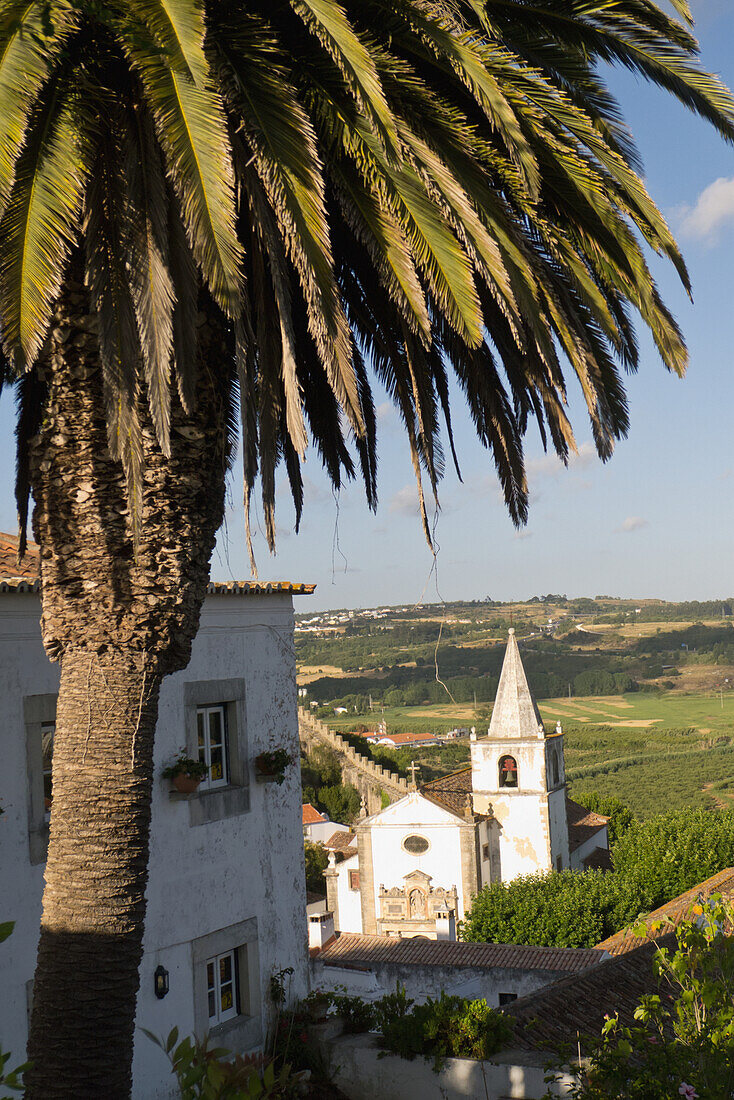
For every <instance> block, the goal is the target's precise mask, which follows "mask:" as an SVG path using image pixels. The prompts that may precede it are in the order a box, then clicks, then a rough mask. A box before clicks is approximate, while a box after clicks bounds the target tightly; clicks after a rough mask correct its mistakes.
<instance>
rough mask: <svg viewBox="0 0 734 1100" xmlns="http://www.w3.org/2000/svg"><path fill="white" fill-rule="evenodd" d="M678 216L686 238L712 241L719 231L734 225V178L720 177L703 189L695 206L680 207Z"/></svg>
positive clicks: (677, 212) (681, 229)
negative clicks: (715, 233)
mask: <svg viewBox="0 0 734 1100" xmlns="http://www.w3.org/2000/svg"><path fill="white" fill-rule="evenodd" d="M676 214H677V215H678V217H679V218H680V231H681V233H682V234H683V235H684V236H686V237H696V238H698V239H699V240H709V241H710V240H711V238H712V236H713V234H714V232H715V231H716V230H717V229H721V228H722V227H723V226H725V225H730V224H732V223H734V178H732V179H727V178H726V177H724V176H720V177H719V179H717V180H714V182H713V183H710V184H709V185H708V187H705V188H704V189H703V191H702V192H701V194H700V195H699V196H698V198H697V199H696V203H695V205H694V206H679V207H678V209H677V210H676Z"/></svg>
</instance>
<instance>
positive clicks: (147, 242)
mask: <svg viewBox="0 0 734 1100" xmlns="http://www.w3.org/2000/svg"><path fill="white" fill-rule="evenodd" d="M126 124H127V125H126V129H125V132H124V135H123V140H124V141H125V148H124V150H123V153H124V157H125V168H124V171H125V176H126V179H127V202H128V212H127V228H128V238H127V240H124V241H121V242H120V244H121V245H122V247H123V248H124V250H125V251H126V253H127V259H128V264H127V267H128V273H129V282H130V290H131V294H132V300H133V305H134V307H135V317H136V319H137V326H138V332H139V334H140V342H141V346H142V352H143V365H144V368H145V382H146V386H147V396H148V404H149V406H150V413H151V417H152V419H153V424H154V427H155V431H156V436H157V438H158V443H159V445H160V448H161V450H162V451H163V453H164V454H165V455H167V456H168V455H170V452H171V447H170V431H171V355H172V352H173V311H174V305H175V290H174V286H173V280H172V278H171V275H170V260H169V245H168V235H169V231H170V218H169V213H168V194H167V190H166V181H165V177H164V175H163V164H162V158H161V154H160V150H159V149H158V147H157V145H156V141H155V136H154V134H153V128H152V124H151V121H150V118H149V116H147V115H146V114H144V113H143V112H142V111H141V110H140V106H139V105H138V106H137V107H134V108H133V109H132V111H130V110H128V111H126Z"/></svg>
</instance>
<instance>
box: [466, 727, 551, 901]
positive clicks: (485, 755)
mask: <svg viewBox="0 0 734 1100" xmlns="http://www.w3.org/2000/svg"><path fill="white" fill-rule="evenodd" d="M508 755H509V756H513V757H514V758H515V760H516V761H517V767H518V787H517V788H506V787H504V788H501V787H500V786H499V761H500V758H501V757H503V756H508ZM471 759H472V786H473V789H474V795H473V798H474V809H475V811H477V812H478V813H487V812H488V811H489V807H490V806H491V808H492V811H493V813H494V817H495V819H496V821H497V823H498V825H499V827H500V831H499V837H500V840H499V856H500V858H499V863H500V877H501V880H502V882H511V881H512V879H514V878H517V877H518V876H519V875H532V874H536V873H537V872H538V871H548V870H550V869H551V867H552V863H551V847H550V823H549V816H548V801H547V795H546V782H547V781H546V761H545V743H544V741H543V739H542V738H539V739H538V740H537V741H530V740H524V741H510V740H502V741H500V740H499V739H497V740H493V741H490V740H488V739H487V738H483V739H482V740H478V741H473V742H472V744H471Z"/></svg>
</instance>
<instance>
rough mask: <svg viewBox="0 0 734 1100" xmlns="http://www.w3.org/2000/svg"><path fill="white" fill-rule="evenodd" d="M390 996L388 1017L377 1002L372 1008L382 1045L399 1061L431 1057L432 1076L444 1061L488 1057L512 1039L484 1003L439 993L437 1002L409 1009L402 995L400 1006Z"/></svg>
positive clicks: (507, 1024)
mask: <svg viewBox="0 0 734 1100" xmlns="http://www.w3.org/2000/svg"><path fill="white" fill-rule="evenodd" d="M391 996H392V997H393V1000H392V1001H391V1003H390V1008H392V1012H390V1011H388V1012H385V1013H382V1012H381V1011H380V1006H381V1004H382V1002H379V1001H378V1002H377V1005H376V1007H377V1009H378V1015H379V1018H380V1021H381V1026H382V1043H383V1046H384V1047H385V1048H386V1049H387V1050H390V1051H392V1052H393V1053H395V1054H399V1055H400V1057H401V1058H410V1059H412V1058H415V1057H416V1056H417V1055H425V1056H427V1057H432V1058H433V1068H434V1070H436V1071H438V1070H439V1069H440V1068H441V1066H442V1064H443V1062H444V1060H445V1059H446V1058H476V1059H477V1060H481V1059H484V1058H488V1057H489V1056H490V1055H491V1054H494V1053H495V1051H497V1050H500V1049H501V1048H502V1047H503V1046H504V1045H505V1044H506V1043H507V1042H508V1040H509V1039H510V1037H511V1035H512V1022H511V1020H510V1019H509V1018H508V1017H507V1016H505V1015H504V1014H503V1013H502V1012H498V1011H497V1010H496V1009H493V1008H490V1007H489V1005H488V1004H487V1002H486V1001H484V1000H477V1001H469V1000H466V998H464V997H455V996H449V995H448V994H446V993H442V994H441V996H440V997H439V998H438V1000H435V1001H434V1000H433V999H432V998H431V997H429V998H428V1000H427V1001H426V1003H425V1004H422V1005H414V1006H413V1007H412V1008H411V1007H410V1006H411V1004H412V1002H408V1001H406V1000H405V999H404V992H403V1001H402V1005H401V1003H400V1000H399V998H400V993H399V992H398V995H397V997H398V999H397V1000H395V995H391ZM386 999H387V998H385V1000H386ZM401 1008H402V1011H400V1009H401Z"/></svg>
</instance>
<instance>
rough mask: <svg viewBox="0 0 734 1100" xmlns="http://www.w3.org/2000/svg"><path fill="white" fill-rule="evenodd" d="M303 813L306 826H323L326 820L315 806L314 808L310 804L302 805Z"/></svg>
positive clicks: (304, 803)
mask: <svg viewBox="0 0 734 1100" xmlns="http://www.w3.org/2000/svg"><path fill="white" fill-rule="evenodd" d="M301 808H302V811H303V824H304V825H323V824H324V821H325V820H326V818H324V817H323V816H322V815H321V814H320V813H319V811H318V810H317V809H316V807H315V806H312V805H311V803H310V802H303V803H302V806H301Z"/></svg>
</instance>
